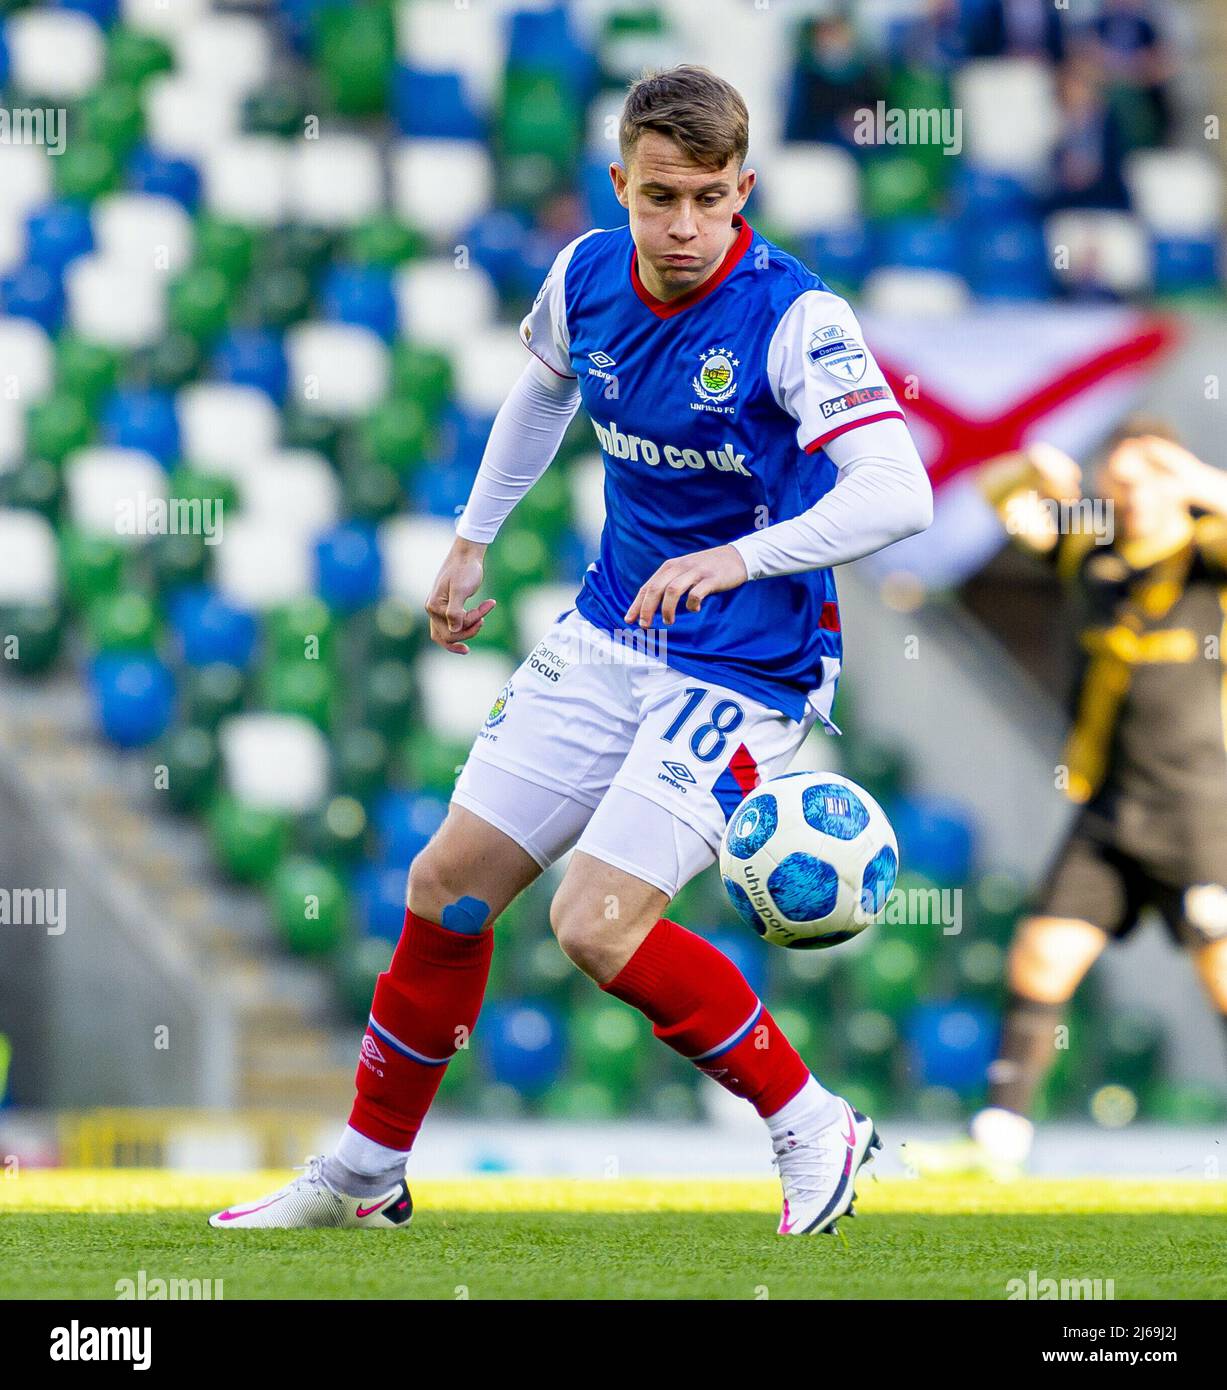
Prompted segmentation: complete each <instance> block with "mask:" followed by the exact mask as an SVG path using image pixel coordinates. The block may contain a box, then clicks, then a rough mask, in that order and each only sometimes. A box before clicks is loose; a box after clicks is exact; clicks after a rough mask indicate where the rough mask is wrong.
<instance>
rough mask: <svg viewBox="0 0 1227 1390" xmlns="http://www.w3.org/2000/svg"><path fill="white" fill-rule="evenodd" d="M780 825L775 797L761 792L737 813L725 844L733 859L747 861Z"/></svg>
mask: <svg viewBox="0 0 1227 1390" xmlns="http://www.w3.org/2000/svg"><path fill="white" fill-rule="evenodd" d="M779 823H780V810H779V807H778V806H777V805H776V800H775V797H774V796H772V795H771V793H770V792H763V794H762V795H761V796H756V797H755V798H754V799H753V800H752V801H748V802H747V803H746V804H745V805H744V806H743V807H742V808H741V810H740V811H739V812H738V813H737V819H736V820H734V821H733V822H732V824H731V825H730V826H729V831H728V839H727V840H726V841H725V844H726V845H727V847H728V852H729V853H730V854H731V855H732V856H733V857H734V858H735V859H749V858H750V856H751V855H752V854H757V853H758V851H759V850H760V849H762V847H763V846H764V845H765V844H766V843H767V841H768V840H769V839H770V838H771V837H772V835H774V834H775V831H776V826H778V825H779Z"/></svg>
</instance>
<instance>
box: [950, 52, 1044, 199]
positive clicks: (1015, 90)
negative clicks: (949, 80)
mask: <svg viewBox="0 0 1227 1390" xmlns="http://www.w3.org/2000/svg"><path fill="white" fill-rule="evenodd" d="M954 105H955V109H956V110H961V111H962V113H963V152H964V155H965V156H966V158H967V159H968V160H969V161H970V162H971V163H972V164H976V165H979V166H981V167H983V168H986V169H997V170H1002V171H1005V172H1009V173H1013V174H1017V175H1019V176H1020V177H1022V178H1024V179H1032V178H1037V177H1040V176H1042V175H1044V174H1046V173H1047V171H1048V168H1049V161H1050V159H1051V156H1052V150H1053V146H1054V145H1055V143H1056V139H1057V135H1058V133H1059V131H1060V122H1061V117H1060V109H1059V107H1058V105H1057V99H1056V92H1055V89H1054V86H1053V76H1052V70H1051V69H1050V68H1049V67H1048V66H1046V65H1045V64H1044V63H1040V62H1036V61H1035V60H1034V59H1031V58H981V59H978V60H977V61H975V62H972V63H968V64H967V65H966V67H964V68H962V69H961V70H960V71H959V72H958V73H957V74H956V75H955V78H954Z"/></svg>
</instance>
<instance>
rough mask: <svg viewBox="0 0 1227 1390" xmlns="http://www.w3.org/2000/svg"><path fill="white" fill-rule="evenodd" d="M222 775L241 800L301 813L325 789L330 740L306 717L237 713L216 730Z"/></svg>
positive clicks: (317, 801)
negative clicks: (327, 740) (328, 742)
mask: <svg viewBox="0 0 1227 1390" xmlns="http://www.w3.org/2000/svg"><path fill="white" fill-rule="evenodd" d="M218 742H219V745H220V748H221V758H222V776H223V780H224V782H225V785H226V787H227V789H228V790H229V791H230V793H231V794H232V795H233V796H234V797H235V798H237V799H238V801H240V802H241V803H242V804H243V805H246V806H251V807H253V808H255V809H258V810H267V811H288V812H291V813H293V814H301V813H302V812H305V811H310V810H313V809H314V808H315V807H316V806H318V805H319V804H320V802H321V801H323V799H324V797H325V795H326V793H327V790H328V746H327V744H326V742H325V740H324V736H323V734H321V733H320V731H319V730H318V729H317V728H316V727H315V726H314V725H313V724H311V723H309V722H308V721H307V720H305V719H295V718H293V717H292V716H289V715H281V714H239V715H235V716H234V717H233V718H232V719H227V720H225V721H224V722H223V723H222V725H221V727H220V729H219V730H218Z"/></svg>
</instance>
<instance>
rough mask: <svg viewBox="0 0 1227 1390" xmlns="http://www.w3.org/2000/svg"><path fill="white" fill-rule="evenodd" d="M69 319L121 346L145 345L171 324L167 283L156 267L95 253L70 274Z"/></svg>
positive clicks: (91, 335) (78, 328)
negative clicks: (168, 310) (168, 319)
mask: <svg viewBox="0 0 1227 1390" xmlns="http://www.w3.org/2000/svg"><path fill="white" fill-rule="evenodd" d="M64 291H65V298H66V301H67V317H68V322H69V324H70V325H71V326H72V329H73V331H74V332H75V333H76V334H77V335H78V336H80V337H82V338H85V339H87V340H88V341H91V342H97V343H102V344H104V345H105V346H109V347H115V348H121V349H123V348H139V347H145V346H147V345H149V344H150V343H153V342H154V341H156V340H157V339H158V338H160V337H161V336H162V334H163V332H164V331H165V329H166V323H167V306H166V286H165V285H164V283H163V282H162V281H161V280H160V279H159V278H158V277H157V275H156V274H154V272H153V270H152V268H143V269H140V270H137V269H134V268H133V267H132V265H131V264H130V263H129V262H127V261H116V260H114V259H112V258H111V257H109V256H99V255H96V254H91V255H88V256H79V257H78V258H77V259H76V260H75V261H73V262H72V264H71V265H70V266H69V267H68V268H67V270H66V271H65V273H64Z"/></svg>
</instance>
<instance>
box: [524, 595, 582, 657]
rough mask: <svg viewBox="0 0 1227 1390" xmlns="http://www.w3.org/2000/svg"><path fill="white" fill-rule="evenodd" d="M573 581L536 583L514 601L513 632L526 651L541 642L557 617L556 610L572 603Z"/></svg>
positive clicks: (567, 606) (566, 607)
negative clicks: (569, 582) (568, 582)
mask: <svg viewBox="0 0 1227 1390" xmlns="http://www.w3.org/2000/svg"><path fill="white" fill-rule="evenodd" d="M576 587H577V586H576V585H574V584H539V585H538V586H537V587H536V588H535V589H529V590H528V591H527V592H526V593H524V594H522V595H521V596H520V597H519V598H518V600H517V601H516V635H517V636H518V637H519V639H520V646H521V647H523V649H524V650H525V651H526V652H527V651H531V650H532V649H533V647H535V646H536V645H537V643H538V642H540V640H541V637H542V635H543V634H544V633H545V632H547V631H548V630H549V629H550V628H551V627H552V626H553V625H554V622H555V621H556V619H557V617H558V615H559V613H565V612H566V611H567V609H568V608H574V607H575V591H576Z"/></svg>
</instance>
